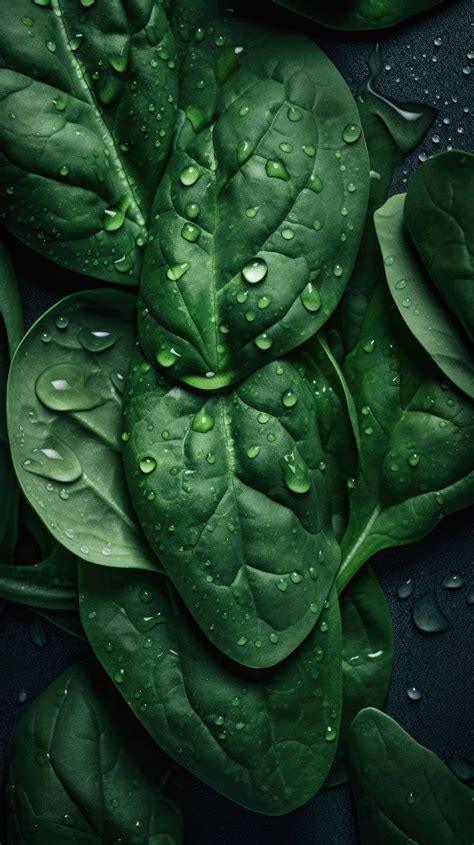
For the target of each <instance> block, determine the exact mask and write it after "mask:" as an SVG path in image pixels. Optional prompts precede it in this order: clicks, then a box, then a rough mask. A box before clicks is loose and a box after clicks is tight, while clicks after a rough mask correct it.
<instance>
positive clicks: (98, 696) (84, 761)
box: [7, 661, 183, 845]
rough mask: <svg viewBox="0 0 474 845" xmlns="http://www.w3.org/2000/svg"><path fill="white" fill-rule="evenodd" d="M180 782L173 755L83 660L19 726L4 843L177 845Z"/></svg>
mask: <svg viewBox="0 0 474 845" xmlns="http://www.w3.org/2000/svg"><path fill="white" fill-rule="evenodd" d="M177 786H178V781H177V779H176V774H175V766H174V764H173V763H172V761H171V760H170V759H169V758H167V757H166V755H165V754H163V752H162V751H161V750H160V749H159V748H158V747H157V746H156V745H155V744H154V743H153V742H152V741H151V740H150V738H149V737H148V736H147V735H146V734H145V732H144V731H143V730H142V728H141V726H140V725H139V724H138V723H137V722H136V721H135V719H134V718H133V716H132V715H131V713H130V711H129V710H128V708H127V707H126V706H125V705H124V704H123V702H122V701H121V699H120V696H118V695H117V694H115V692H114V689H113V687H112V685H109V684H108V683H107V680H106V677H105V676H104V674H103V672H102V670H101V669H100V667H99V666H98V664H97V663H96V662H95V661H86V662H84V663H81V664H79V665H78V666H73V667H72V668H71V669H67V670H66V672H64V673H63V674H62V675H61V676H60V677H59V678H58V679H57V680H56V681H54V683H53V684H52V685H51V686H50V687H48V689H47V690H46V691H45V692H44V693H43V694H42V695H41V696H40V697H39V698H38V699H37V700H36V701H35V702H34V703H33V704H32V705H31V707H30V708H29V709H28V711H27V712H26V714H25V715H24V716H23V718H22V719H21V721H20V723H19V725H18V728H17V731H16V734H15V738H14V748H13V756H12V762H11V766H10V771H9V778H8V782H7V824H8V831H9V838H8V845H10V843H11V845H20V843H27V845H56V843H57V845H65V843H66V842H67V843H69V842H76V843H80V845H95V844H96V843H97V845H99V843H100V845H116V843H118V842H127V843H130V845H160V843H163V845H166V843H176V845H180V843H182V841H183V824H182V819H181V814H180V811H179V809H178V806H177V804H176V803H175V800H176V798H178V796H179V793H178V791H177Z"/></svg>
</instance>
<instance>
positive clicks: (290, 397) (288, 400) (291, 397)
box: [281, 390, 298, 408]
mask: <svg viewBox="0 0 474 845" xmlns="http://www.w3.org/2000/svg"><path fill="white" fill-rule="evenodd" d="M281 401H282V404H283V405H284V406H285V408H294V407H295V405H296V403H297V401H298V396H297V395H296V393H295V392H294V390H286V391H285V393H284V394H283V396H282V397H281Z"/></svg>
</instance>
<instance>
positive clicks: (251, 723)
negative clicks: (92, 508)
mask: <svg viewBox="0 0 474 845" xmlns="http://www.w3.org/2000/svg"><path fill="white" fill-rule="evenodd" d="M80 592H81V615H82V621H83V625H84V628H85V630H86V633H87V636H88V639H89V641H90V642H91V644H92V646H93V648H94V651H95V652H96V654H97V656H98V657H99V659H100V661H101V662H102V664H103V665H104V667H105V669H106V670H107V672H108V673H109V675H110V676H111V678H112V679H113V680H114V682H115V683H116V684H117V686H118V688H119V690H120V692H121V693H122V695H123V696H124V698H125V700H126V701H127V702H128V703H129V704H130V707H131V708H132V710H133V711H134V713H135V714H136V715H137V716H138V718H139V719H140V721H141V722H143V724H144V725H145V727H146V728H147V730H148V731H149V732H150V734H151V735H152V737H153V738H154V739H155V740H156V741H157V742H158V743H159V745H160V746H161V747H162V748H163V749H164V750H165V751H166V752H167V753H168V754H170V755H171V756H172V757H174V758H175V759H176V760H177V761H179V763H180V764H181V765H183V766H185V767H186V768H188V769H190V770H191V771H192V772H193V773H194V774H195V775H197V776H198V777H199V778H201V779H202V780H203V781H205V782H206V783H207V784H209V785H210V786H212V787H213V788H214V789H216V790H217V791H218V792H221V793H223V794H224V795H226V796H227V797H229V798H231V799H232V800H234V801H236V802H237V803H239V804H242V805H243V806H245V807H248V808H250V809H252V810H256V811H258V812H260V813H267V814H269V815H280V814H282V813H287V812H289V811H290V810H292V809H294V808H295V807H298V806H299V805H301V804H303V803H304V802H305V801H308V800H309V798H311V797H312V796H313V795H314V794H315V793H316V792H317V790H318V789H319V787H320V786H321V785H322V783H323V782H324V780H325V778H326V776H327V773H328V771H329V768H330V766H331V763H332V760H333V757H334V752H335V748H336V741H335V740H336V736H337V731H338V727H339V717H340V706H341V685H342V672H341V662H340V648H341V641H340V636H341V632H340V621H339V607H338V602H337V597H336V595H335V593H334V592H333V593H332V594H331V597H330V599H329V606H328V607H327V609H325V610H324V611H323V615H322V619H321V623H320V625H318V626H317V628H315V629H314V630H313V632H312V633H311V634H310V636H309V637H307V639H306V640H305V642H304V643H303V644H302V645H301V646H300V648H299V649H298V650H297V651H296V652H295V653H294V654H292V655H291V657H290V658H288V659H287V660H286V661H284V662H282V663H280V664H279V665H278V666H276V667H274V668H272V669H265V670H259V671H257V670H251V669H245V668H243V667H242V666H239V665H238V664H237V663H234V662H233V661H232V660H228V659H227V658H225V657H223V656H222V655H221V654H220V653H219V652H218V651H216V650H215V649H214V648H213V646H212V645H211V644H210V643H209V641H208V640H207V638H206V637H204V636H203V635H202V633H201V632H200V630H199V628H197V626H196V625H195V624H194V622H193V621H192V618H191V617H190V615H189V614H188V613H187V611H186V610H185V608H184V606H183V605H182V603H181V602H180V601H179V599H178V597H177V594H176V593H175V591H174V589H173V587H172V586H171V584H170V582H169V580H167V579H166V578H164V577H163V576H159V575H154V574H152V573H148V572H136V571H134V572H129V573H125V572H123V571H119V570H113V569H107V570H105V569H98V568H97V567H93V566H85V565H84V564H81V565H80Z"/></svg>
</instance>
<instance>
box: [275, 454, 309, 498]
mask: <svg viewBox="0 0 474 845" xmlns="http://www.w3.org/2000/svg"><path fill="white" fill-rule="evenodd" d="M282 468H283V481H284V482H285V485H286V487H288V490H291V492H292V493H298V494H303V493H307V492H308V490H310V489H311V480H310V478H309V475H308V470H307V469H306V466H305V465H304V464H303V461H302V460H301V458H300V456H299V454H298V453H297V452H295V451H292V452H290V453H289V454H288V455H285V456H284V457H283V461H282Z"/></svg>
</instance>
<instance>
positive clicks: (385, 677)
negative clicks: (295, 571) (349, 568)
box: [325, 564, 393, 786]
mask: <svg viewBox="0 0 474 845" xmlns="http://www.w3.org/2000/svg"><path fill="white" fill-rule="evenodd" d="M339 607H340V610H341V623H342V717H341V729H340V734H339V744H338V747H337V753H336V758H335V760H334V764H333V767H332V769H331V772H330V773H329V777H328V779H327V781H326V783H325V786H336V785H337V784H339V783H343V782H344V781H345V780H347V778H348V776H349V775H348V772H347V763H348V761H347V750H348V749H347V746H348V739H349V728H350V726H351V722H352V720H353V719H354V717H355V716H356V715H357V713H358V712H359V710H362V708H364V707H369V706H370V707H380V708H382V707H383V704H384V701H385V697H386V695H387V691H388V688H389V685H390V676H391V673H392V662H393V632H392V620H391V618H390V611H389V609H388V605H387V601H386V598H385V596H384V593H383V590H382V588H381V586H380V584H379V582H378V580H377V577H376V575H375V573H374V571H373V570H372V568H371V567H370V566H369V565H368V564H367V565H366V566H364V567H363V569H361V570H360V572H358V573H357V575H356V576H355V578H354V579H353V580H352V581H351V583H350V584H348V586H347V587H346V589H345V590H344V591H343V593H342V594H341V596H340V597H339Z"/></svg>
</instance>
